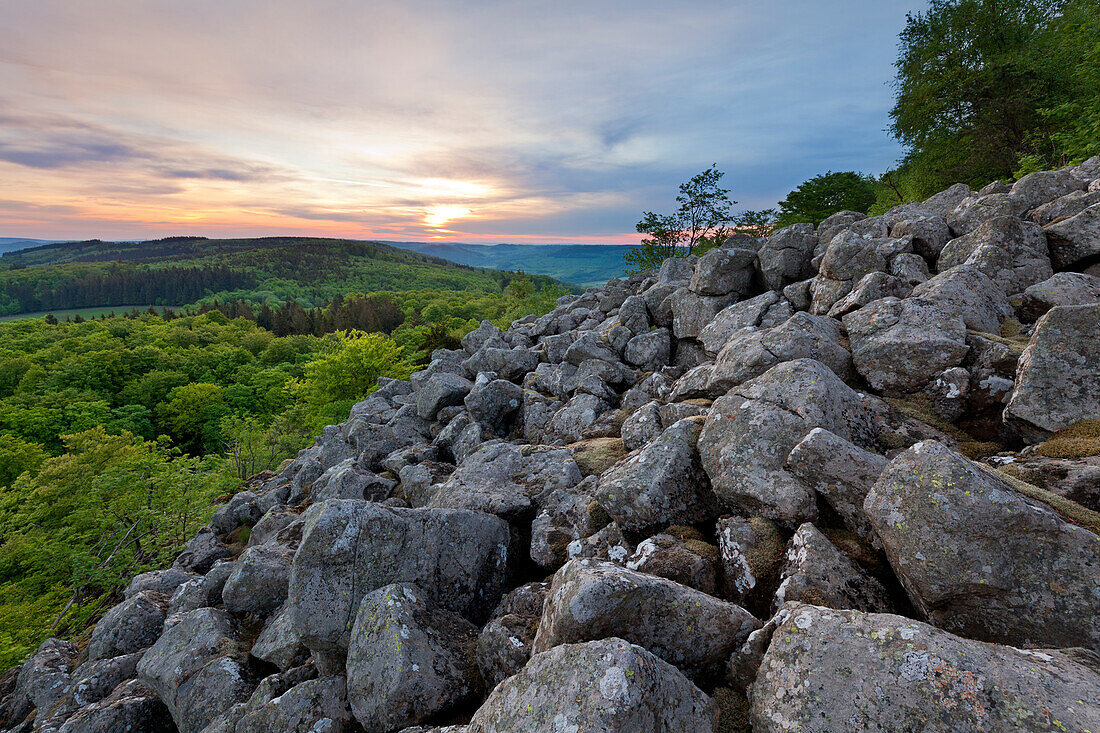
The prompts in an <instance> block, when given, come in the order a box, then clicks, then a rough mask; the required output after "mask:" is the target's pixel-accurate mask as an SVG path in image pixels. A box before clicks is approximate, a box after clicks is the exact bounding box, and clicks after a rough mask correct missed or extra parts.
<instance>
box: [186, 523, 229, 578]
mask: <svg viewBox="0 0 1100 733" xmlns="http://www.w3.org/2000/svg"><path fill="white" fill-rule="evenodd" d="M227 557H233V551H232V550H230V549H229V547H228V546H227V545H226V544H225V543H224V542H222V541H221V540H219V539H218V538H217V537H216V536H215V535H214V533H213V532H211V531H210V530H209V529H202V530H199V533H198V534H196V535H195V536H194V537H192V538H191V539H190V540H189V541H188V542H187V545H186V546H185V547H184V550H183V552H181V553H180V554H179V557H177V558H176V561H175V562H174V563H172V565H173V567H176V568H179V569H182V570H187V571H189V572H193V573H198V574H199V575H203V574H205V573H206V571H208V570H209V569H210V568H211V567H213V566H214V563H216V562H217V561H218V560H223V559H225V558H227Z"/></svg>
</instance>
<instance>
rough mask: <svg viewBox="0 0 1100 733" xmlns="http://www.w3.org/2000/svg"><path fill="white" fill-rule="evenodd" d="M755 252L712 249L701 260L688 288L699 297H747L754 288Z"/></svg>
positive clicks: (723, 248)
mask: <svg viewBox="0 0 1100 733" xmlns="http://www.w3.org/2000/svg"><path fill="white" fill-rule="evenodd" d="M755 264H756V251H755V250H752V249H736V248H730V249H727V248H725V247H722V248H719V249H712V250H711V251H709V252H707V253H706V254H705V255H703V256H702V257H700V258H699V261H698V262H697V263H696V264H695V272H694V274H693V275H692V278H691V284H690V285H689V286H688V287H689V288H691V290H692V292H695V293H698V294H699V295H728V294H729V293H744V292H746V291H748V289H749V287H750V286H751V285H752V280H753V276H754V274H755V267H754V265H755Z"/></svg>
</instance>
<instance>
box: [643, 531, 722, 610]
mask: <svg viewBox="0 0 1100 733" xmlns="http://www.w3.org/2000/svg"><path fill="white" fill-rule="evenodd" d="M717 560H718V548H717V547H715V546H714V545H712V544H710V543H708V542H706V541H705V540H704V539H703V537H702V534H701V533H699V532H697V531H696V530H694V529H692V528H690V527H669V528H668V529H667V530H666V531H664V532H661V533H659V534H655V535H653V536H652V537H649V538H648V539H645V540H642V541H641V542H639V543H638V546H637V547H636V548H635V549H634V554H633V555H631V556H630V557H629V558H627V561H626V568H627V570H637V571H638V572H640V573H647V574H649V575H656V576H657V577H659V578H667V579H668V580H671V581H673V582H676V583H679V584H681V585H686V586H688V587H689V588H694V589H696V590H699V591H702V592H703V593H706V594H707V595H711V596H716V595H718V562H717Z"/></svg>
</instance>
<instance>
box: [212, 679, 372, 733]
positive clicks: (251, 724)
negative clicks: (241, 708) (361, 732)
mask: <svg viewBox="0 0 1100 733" xmlns="http://www.w3.org/2000/svg"><path fill="white" fill-rule="evenodd" d="M353 730H355V725H354V721H353V719H352V715H351V709H350V708H349V707H348V690H347V681H346V680H345V678H344V677H343V676H342V675H333V676H330V677H324V678H322V679H319V680H307V681H305V682H301V683H299V684H297V685H294V686H293V687H291V688H290V689H288V690H287V691H286V692H283V693H282V694H280V695H278V696H277V697H275V698H273V699H272V700H270V701H269V702H267V703H266V704H264V705H262V706H260V707H259V708H258V709H257V710H254V711H252V712H250V713H248V714H247V715H245V716H244V717H243V718H241V719H240V720H239V721H237V724H236V727H235V728H234V729H233V733H272V732H273V731H280V732H282V731H285V732H286V733H321V732H322V731H323V733H352V731H353Z"/></svg>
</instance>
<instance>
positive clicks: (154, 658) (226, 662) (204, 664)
mask: <svg viewBox="0 0 1100 733" xmlns="http://www.w3.org/2000/svg"><path fill="white" fill-rule="evenodd" d="M239 642H240V637H239V635H238V632H237V629H236V627H235V626H234V624H233V622H232V621H231V620H230V618H229V616H228V615H227V614H226V612H225V611H220V610H217V609H213V608H200V609H199V610H197V611H190V612H187V613H181V614H177V615H175V616H172V617H170V618H169V619H168V622H167V623H166V624H165V629H164V633H163V634H162V635H161V637H160V638H159V639H158V640H157V642H156V643H155V644H153V646H152V647H150V648H149V650H148V651H147V652H145V656H144V657H142V658H141V662H139V663H138V668H137V671H138V678H139V679H140V680H141V682H142V683H143V684H145V685H146V686H147V687H149V688H150V689H152V690H153V691H154V692H156V694H157V696H158V697H159V698H160V699H161V700H162V701H163V702H164V704H165V705H167V706H168V710H169V711H170V712H171V714H172V720H174V721H175V723H176V727H177V728H178V729H179V731H180V733H199V731H201V730H202V729H203V728H205V727H206V726H207V725H208V724H209V723H210V722H211V721H213V720H214V719H215V718H217V717H218V716H219V715H221V714H222V713H224V712H225V711H226V710H228V709H229V708H230V707H231V706H232V705H233V704H234V703H237V702H239V701H241V700H244V699H245V698H247V697H248V696H249V694H250V693H251V691H252V687H253V685H254V684H255V682H254V681H253V680H252V677H251V674H250V673H249V671H248V669H247V667H246V666H245V664H244V662H243V661H242V659H241V658H239V657H238V656H237V653H235V650H236V649H238V648H239V647H238V645H239Z"/></svg>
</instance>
